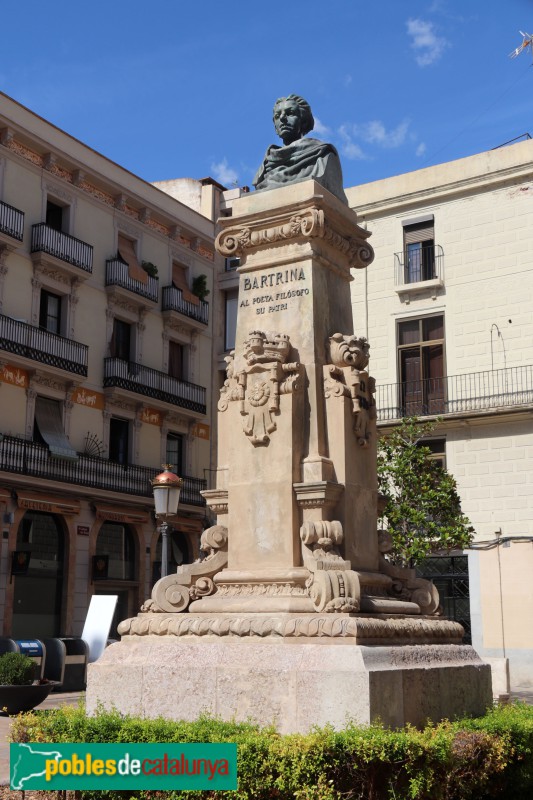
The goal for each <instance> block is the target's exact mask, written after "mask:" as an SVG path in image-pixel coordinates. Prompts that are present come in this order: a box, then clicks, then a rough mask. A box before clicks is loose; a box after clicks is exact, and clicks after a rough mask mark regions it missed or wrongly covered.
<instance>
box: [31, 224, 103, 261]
mask: <svg viewBox="0 0 533 800" xmlns="http://www.w3.org/2000/svg"><path fill="white" fill-rule="evenodd" d="M31 252H32V253H39V252H41V253H48V255H51V256H55V257H56V258H59V259H61V261H66V262H67V264H72V265H73V266H74V267H79V268H80V269H83V270H85V272H92V271H93V248H92V246H91V245H90V244H86V242H82V241H81V240H80V239H76V238H75V237H74V236H69V234H68V233H62V232H61V231H56V229H55V228H51V227H50V225H46V223H44V222H39V223H38V224H37V225H32V229H31Z"/></svg>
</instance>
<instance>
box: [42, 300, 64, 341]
mask: <svg viewBox="0 0 533 800" xmlns="http://www.w3.org/2000/svg"><path fill="white" fill-rule="evenodd" d="M62 299H63V298H62V297H60V296H59V295H57V294H52V292H48V291H46V290H45V289H41V299H40V307H39V327H40V328H43V329H44V330H45V331H50V333H57V334H59V333H61V303H62Z"/></svg>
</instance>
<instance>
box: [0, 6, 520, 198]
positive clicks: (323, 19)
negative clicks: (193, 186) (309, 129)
mask: <svg viewBox="0 0 533 800" xmlns="http://www.w3.org/2000/svg"><path fill="white" fill-rule="evenodd" d="M0 8H1V17H0V19H2V21H3V25H2V28H3V31H4V35H3V36H2V62H1V64H0V86H1V88H2V90H3V91H4V92H5V93H6V94H8V95H10V96H11V97H13V98H14V99H15V100H17V101H19V102H20V103H22V104H23V105H26V106H28V107H29V108H30V109H32V110H33V111H35V112H36V113H38V114H40V115H41V116H43V117H45V118H46V119H48V120H50V121H51V122H53V123H54V124H55V125H58V126H59V127H60V128H62V129H63V130H65V131H67V132H68V133H70V134H72V135H73V136H76V137H77V138H79V139H81V141H83V142H85V143H86V144H88V145H90V146H91V147H93V148H95V149H96V150H98V151H99V152H101V153H103V154H104V155H106V156H108V157H109V158H111V159H113V160H114V161H116V162H118V163H119V164H121V165H123V166H124V167H126V168H127V169H129V170H131V171H132V172H134V173H136V174H138V175H140V176H141V177H142V178H144V179H146V180H148V181H156V180H165V179H170V178H177V177H195V178H201V177H205V176H207V175H211V176H212V177H214V178H216V179H218V180H219V181H221V182H222V183H224V184H226V185H227V186H230V185H251V181H252V178H253V175H254V173H255V170H256V169H257V167H258V165H259V164H260V162H261V160H262V158H263V155H264V151H265V150H266V148H267V146H268V145H269V144H271V143H273V142H277V141H279V140H277V138H276V136H275V134H274V131H273V127H272V105H273V103H274V101H275V99H276V98H277V97H279V96H281V95H285V94H289V93H291V92H294V93H297V94H301V95H303V96H304V97H305V98H306V99H307V100H308V101H309V102H310V104H311V106H312V109H313V112H314V114H315V117H316V119H317V125H316V127H315V132H314V134H311V135H315V136H317V138H321V139H325V140H328V141H331V142H333V143H334V144H335V145H336V146H337V148H338V149H339V152H340V154H341V159H342V164H343V171H344V182H345V185H346V186H353V185H354V184H357V183H366V182H368V181H372V180H376V179H379V178H383V177H387V176H390V175H396V174H399V173H402V172H407V171H410V170H414V169H420V168H422V167H426V166H430V165H432V164H436V163H440V162H442V161H450V160H452V159H455V158H461V157H463V156H468V155H472V154H473V153H477V152H481V151H483V150H489V149H491V148H493V147H496V146H498V145H500V144H502V143H504V142H506V141H507V140H510V139H512V138H514V137H516V136H519V135H521V134H524V133H526V132H530V133H531V134H532V135H533V99H532V98H533V67H532V66H531V64H532V56H531V53H530V52H524V53H522V54H521V55H520V56H519V57H517V58H515V59H511V58H509V53H511V52H512V51H513V50H514V48H515V47H517V46H518V45H519V44H520V41H521V37H520V34H519V32H518V31H519V30H522V31H529V32H531V33H533V0H428V1H427V2H422V0H381V2H378V1H377V0H329V1H328V2H327V3H324V2H317V0H292V1H291V0H285V2H283V3H273V2H268V3H267V2H262V0H248V2H244V0H239V1H237V0H226V1H225V2H217V1H216V0H196V2H189V0H151V2H150V3H147V2H144V1H143V2H140V1H139V0H129V2H125V1H124V0H104V1H103V0H91V2H89V3H79V2H76V0H68V1H66V0H52V2H50V3H42V2H41V1H40V2H36V0H25V1H24V2H23V3H18V4H16V3H8V2H7V0H4V2H3V3H2V4H1V6H0ZM6 32H9V33H8V35H6Z"/></svg>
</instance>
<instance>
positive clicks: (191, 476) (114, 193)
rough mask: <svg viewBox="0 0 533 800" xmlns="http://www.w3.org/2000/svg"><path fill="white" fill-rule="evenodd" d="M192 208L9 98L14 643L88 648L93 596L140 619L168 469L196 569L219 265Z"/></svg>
mask: <svg viewBox="0 0 533 800" xmlns="http://www.w3.org/2000/svg"><path fill="white" fill-rule="evenodd" d="M199 194H200V206H201V208H200V209H199V210H194V209H192V208H190V207H188V206H186V205H184V204H183V203H181V202H179V200H176V199H175V198H173V197H171V196H169V194H168V193H165V192H163V191H161V190H160V189H159V188H157V187H155V186H153V185H151V184H148V183H146V182H145V181H143V180H141V179H140V178H138V177H136V176H135V175H132V174H131V173H129V172H128V171H127V170H125V169H123V168H121V167H120V166H118V165H117V164H115V163H113V162H111V161H109V160H108V159H106V158H105V157H104V156H102V155H100V154H99V153H97V152H95V151H94V150H92V149H91V148H89V147H87V146H86V145H84V144H82V143H81V142H79V141H77V140H76V139H74V138H72V137H71V136H69V135H68V134H66V133H64V132H63V131H61V130H59V129H57V128H56V127H54V126H53V125H51V124H50V123H48V122H46V121H45V120H43V119H41V118H40V117H38V116H37V115H35V114H33V113H32V112H31V111H29V110H28V109H26V108H24V107H23V106H21V105H19V104H18V103H16V102H15V101H14V100H12V99H11V98H9V97H7V96H6V95H3V94H0V408H1V411H2V413H1V421H0V514H1V517H0V518H1V520H2V523H3V524H2V540H1V545H2V549H1V550H0V619H1V620H2V633H3V634H4V635H9V636H13V637H16V638H20V637H30V636H32V637H43V636H57V635H63V636H64V635H79V633H80V632H81V628H82V626H83V622H84V619H85V615H86V612H87V608H88V604H89V601H90V598H91V596H92V595H93V594H117V595H118V597H119V602H118V608H117V613H116V619H123V618H125V617H127V616H129V615H132V614H134V613H136V612H137V610H138V608H139V606H140V604H141V603H142V602H143V601H144V599H145V598H146V597H149V595H150V590H151V586H152V584H153V582H154V581H155V579H156V578H157V577H158V575H159V573H160V561H161V555H160V553H161V546H160V541H159V538H160V537H159V533H158V530H157V526H156V520H155V518H154V516H153V498H152V489H151V484H150V481H151V480H152V479H153V478H154V477H155V475H157V474H158V472H160V471H161V464H162V463H171V464H173V468H174V471H175V472H177V473H178V474H179V475H180V476H182V477H183V479H184V485H183V489H182V493H181V500H180V506H179V510H178V516H177V518H176V519H175V520H173V523H172V531H171V534H170V543H169V550H170V555H169V560H170V564H169V569H170V570H173V569H174V570H175V568H176V566H177V565H178V564H179V563H181V562H187V561H191V560H193V559H194V558H196V557H197V556H198V545H199V536H200V533H201V531H202V529H203V527H204V526H205V525H206V514H205V508H204V502H203V499H202V497H201V494H200V491H201V490H202V489H204V488H206V486H207V480H208V476H209V470H210V468H211V463H212V453H211V444H212V439H211V430H210V408H211V403H212V391H211V374H212V359H213V352H212V350H213V347H212V341H213V340H212V319H211V315H210V305H209V301H208V300H206V299H205V293H204V291H202V290H203V289H207V290H208V291H211V292H212V289H213V275H214V272H215V270H216V269H217V261H218V259H219V257H218V256H217V255H216V254H215V251H214V247H213V241H214V223H213V221H212V220H213V217H214V213H213V211H212V210H210V211H209V212H208V213H204V212H205V209H206V208H207V207H208V206H209V207H210V208H211V206H212V204H213V202H214V199H213V198H214V196H215V192H214V189H213V186H212V185H211V183H210V182H209V181H205V182H203V183H202V184H199ZM210 204H211V206H210ZM200 212H202V213H200ZM222 263H223V262H222ZM198 287H200V291H199V290H198ZM211 297H212V295H211ZM210 299H211V298H210Z"/></svg>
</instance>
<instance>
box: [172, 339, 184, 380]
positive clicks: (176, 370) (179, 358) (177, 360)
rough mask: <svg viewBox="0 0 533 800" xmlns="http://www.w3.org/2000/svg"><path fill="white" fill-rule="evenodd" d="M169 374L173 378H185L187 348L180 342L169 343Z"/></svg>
mask: <svg viewBox="0 0 533 800" xmlns="http://www.w3.org/2000/svg"><path fill="white" fill-rule="evenodd" d="M168 374H169V375H170V377H171V378H177V379H178V380H180V381H183V380H185V348H184V346H183V345H182V344H179V342H173V341H169V343H168Z"/></svg>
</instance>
